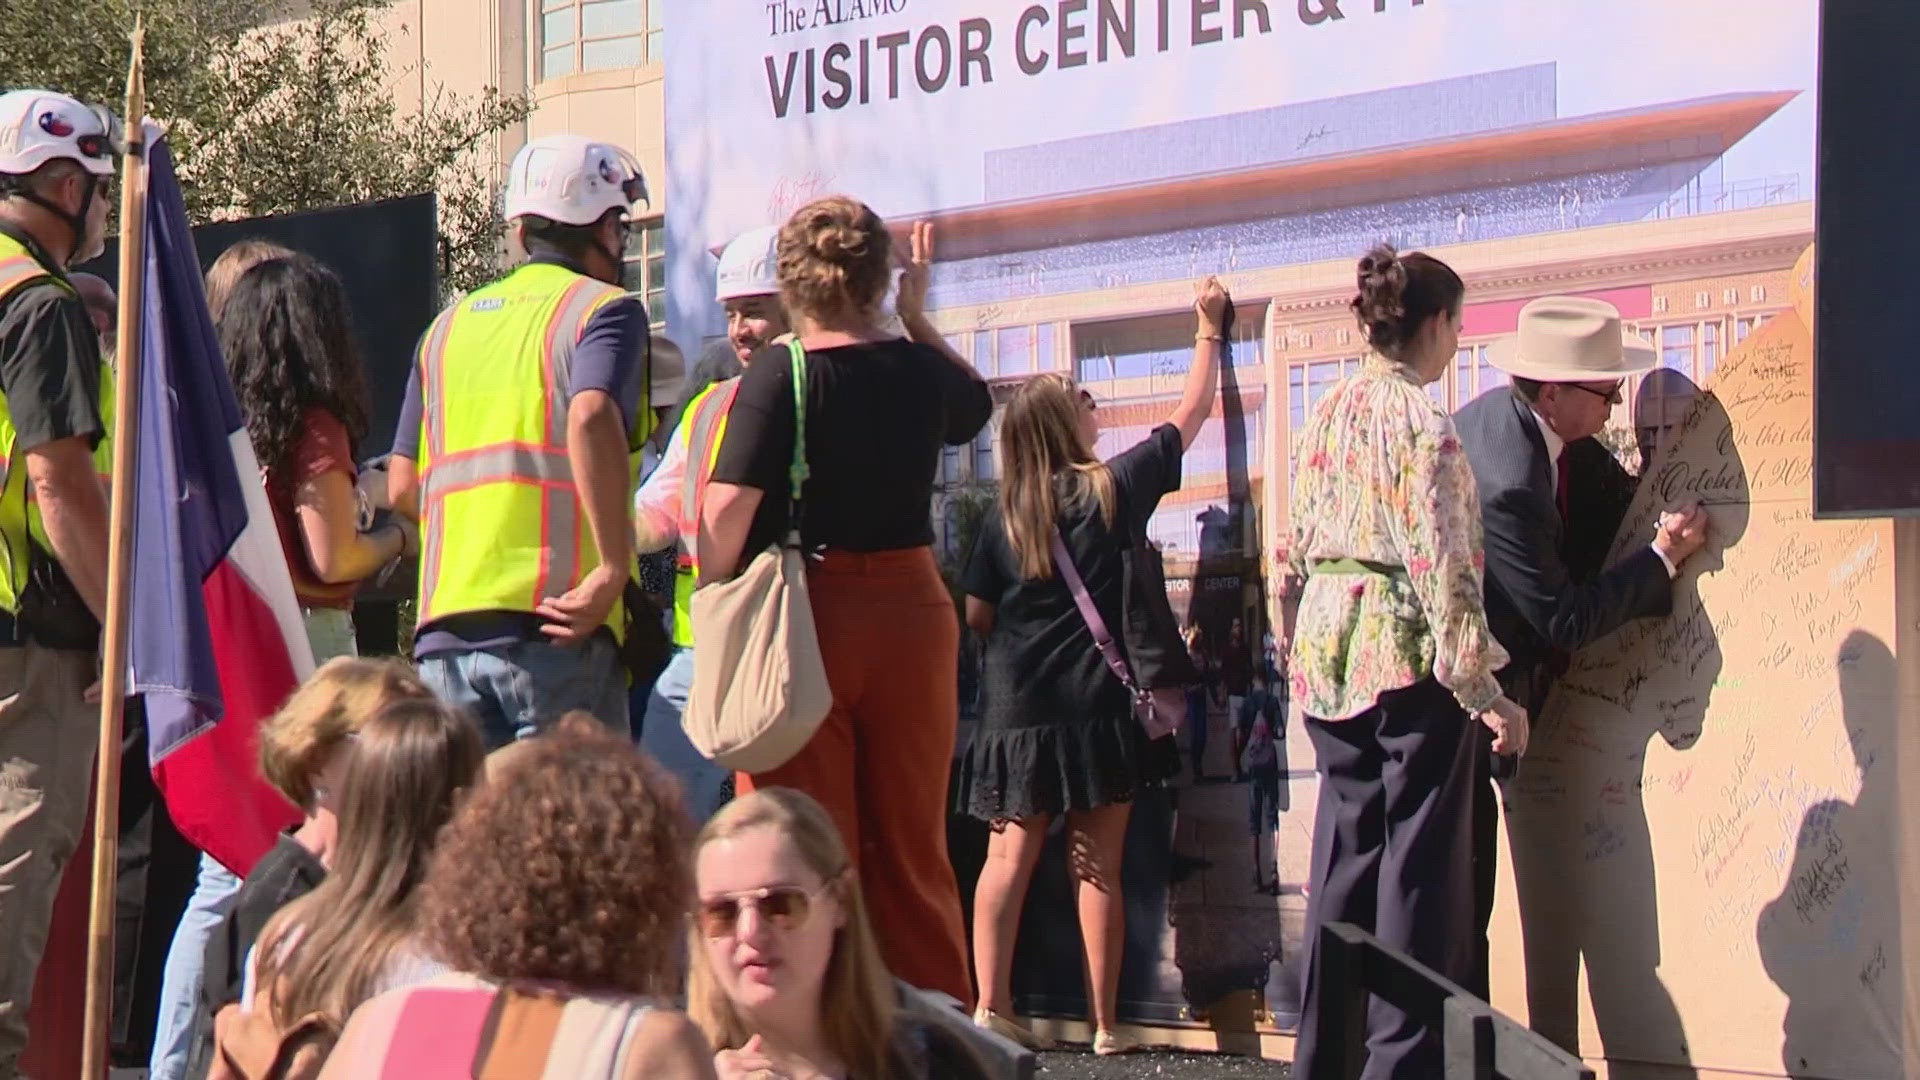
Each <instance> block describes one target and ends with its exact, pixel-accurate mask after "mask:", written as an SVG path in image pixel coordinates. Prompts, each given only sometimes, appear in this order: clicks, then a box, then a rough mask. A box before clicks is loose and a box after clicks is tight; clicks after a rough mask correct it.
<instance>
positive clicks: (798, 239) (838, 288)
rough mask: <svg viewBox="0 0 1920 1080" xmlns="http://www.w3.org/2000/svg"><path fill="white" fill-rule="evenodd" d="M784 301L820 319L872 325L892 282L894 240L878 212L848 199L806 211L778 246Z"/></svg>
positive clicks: (786, 228) (835, 198) (790, 222)
mask: <svg viewBox="0 0 1920 1080" xmlns="http://www.w3.org/2000/svg"><path fill="white" fill-rule="evenodd" d="M775 259H776V261H777V262H778V267H779V275H780V302H781V304H782V305H783V306H784V307H785V308H786V310H787V311H788V312H790V313H791V314H793V315H795V316H798V315H803V314H804V315H807V316H809V317H811V318H813V319H815V320H818V321H825V320H831V319H839V320H858V319H862V318H865V319H867V320H869V321H871V320H872V319H873V318H874V316H875V313H876V311H877V309H878V308H879V305H880V301H881V300H882V299H883V298H884V297H885V296H886V295H887V288H888V287H889V286H890V285H892V284H893V236H892V234H891V233H889V232H887V225H886V222H884V221H881V220H880V215H879V214H876V213H874V212H873V208H872V207H870V206H868V205H867V204H866V203H863V202H860V201H859V200H857V199H851V198H848V197H847V196H845V195H830V196H828V197H827V198H824V199H817V200H815V201H813V202H810V203H808V204H807V205H805V206H803V207H801V208H800V209H799V210H797V211H795V212H794V215H793V216H792V217H790V218H788V219H787V223H786V224H785V225H783V226H781V228H780V240H779V244H778V245H777V247H776V248H775Z"/></svg>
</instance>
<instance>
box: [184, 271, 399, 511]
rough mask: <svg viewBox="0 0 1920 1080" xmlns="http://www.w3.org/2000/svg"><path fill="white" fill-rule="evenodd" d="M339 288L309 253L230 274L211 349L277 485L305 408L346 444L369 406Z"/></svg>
mask: <svg viewBox="0 0 1920 1080" xmlns="http://www.w3.org/2000/svg"><path fill="white" fill-rule="evenodd" d="M351 326H352V320H351V318H350V316H349V313H348V310H347V290H346V287H345V286H343V285H341V284H340V278H339V277H338V276H337V275H335V274H334V272H333V271H332V270H329V269H327V267H326V265H325V264H323V263H321V262H320V261H319V260H317V259H314V258H311V257H310V256H306V255H300V254H290V255H286V256H282V257H280V258H274V259H268V260H266V261H265V262H261V263H259V264H257V265H255V266H253V267H252V268H250V269H248V270H247V271H246V272H245V273H243V274H241V275H240V278H239V280H237V281H235V282H234V283H233V289H232V291H231V292H229V293H228V294H227V297H226V300H225V302H224V303H223V304H222V305H221V308H220V319H219V324H218V329H219V331H220V351H221V352H223V353H225V354H226V358H227V373H228V374H229V375H230V376H231V377H232V378H233V390H234V394H235V395H236V396H238V397H239V399H240V411H241V412H242V413H243V414H245V416H246V418H247V435H248V436H249V437H250V438H251V439H252V440H253V452H254V455H255V456H257V457H258V458H259V459H260V465H261V467H262V468H264V469H266V471H267V476H268V478H269V480H271V481H272V482H274V483H281V484H284V483H286V482H287V477H288V475H289V474H290V472H291V466H292V464H293V451H294V448H295V447H296V446H298V445H299V443H300V437H301V434H302V433H303V432H304V430H305V428H306V425H305V424H304V423H303V422H302V418H303V417H304V416H305V414H306V411H307V410H308V409H324V410H326V411H327V412H329V413H332V414H333V416H334V418H335V419H337V420H339V421H340V423H341V425H342V426H344V427H345V428H346V429H347V436H348V437H349V438H350V439H351V440H352V441H353V444H354V446H355V447H356V449H357V447H358V446H359V443H360V440H361V439H363V438H365V437H366V434H367V423H368V419H367V418H368V415H369V414H370V413H371V412H372V404H371V401H370V399H369V398H368V396H367V381H366V373H365V371H364V370H363V369H362V367H361V365H360V351H359V349H358V348H356V347H355V346H354V343H353V334H352V330H351V329H350V328H351Z"/></svg>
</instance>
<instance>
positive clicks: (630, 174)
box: [506, 135, 647, 225]
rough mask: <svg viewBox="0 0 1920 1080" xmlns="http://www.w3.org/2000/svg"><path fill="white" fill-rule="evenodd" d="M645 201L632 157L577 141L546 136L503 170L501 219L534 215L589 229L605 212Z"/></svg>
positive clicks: (643, 186) (644, 189) (604, 145)
mask: <svg viewBox="0 0 1920 1080" xmlns="http://www.w3.org/2000/svg"><path fill="white" fill-rule="evenodd" d="M646 201H647V181H646V178H645V177H644V176H642V175H641V174H640V163H639V162H638V161H635V160H634V157H633V155H632V154H629V153H627V152H626V151H625V150H622V149H620V148H619V147H617V146H614V145H612V144H611V143H603V142H594V141H593V140H591V139H586V138H582V137H581V136H579V135H548V136H546V137H544V138H540V139H535V140H533V141H532V142H530V143H528V144H527V145H525V146H523V147H521V148H520V152H519V153H517V154H515V155H514V156H513V165H512V167H511V168H509V169H508V170H507V199H506V217H507V219H508V220H509V221H511V220H513V219H514V218H518V217H525V216H526V215H528V214H536V215H538V216H540V217H543V218H546V219H547V220H549V221H555V222H559V223H560V224H562V225H592V224H593V223H594V222H596V221H599V220H600V219H601V218H602V217H603V216H605V215H606V212H607V211H609V210H619V211H621V212H622V213H626V212H628V211H630V210H632V209H633V204H634V203H636V202H646Z"/></svg>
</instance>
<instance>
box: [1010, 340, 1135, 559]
mask: <svg viewBox="0 0 1920 1080" xmlns="http://www.w3.org/2000/svg"><path fill="white" fill-rule="evenodd" d="M1079 395H1080V388H1079V387H1078V386H1075V385H1074V382H1073V380H1072V379H1070V378H1068V377H1067V376H1065V375H1061V374H1058V373H1048V374H1045V375H1035V376H1034V377H1033V378H1031V379H1028V380H1027V381H1026V382H1024V383H1022V384H1021V386H1020V389H1019V390H1018V391H1016V392H1015V393H1014V395H1013V400H1012V401H1009V402H1008V403H1007V415H1006V418H1005V419H1004V420H1002V421H1001V422H1000V455H1001V459H1002V460H1001V480H1000V517H1001V519H1002V521H1003V523H1004V525H1005V527H1006V530H1007V547H1008V548H1010V549H1011V550H1012V551H1013V558H1014V561H1015V562H1016V563H1018V564H1019V566H1020V576H1021V577H1022V578H1025V579H1028V580H1038V579H1042V578H1049V577H1052V576H1053V531H1054V529H1055V528H1056V522H1057V521H1058V514H1059V511H1060V505H1061V503H1062V502H1064V503H1066V504H1067V505H1069V506H1075V505H1081V504H1083V503H1084V501H1085V500H1086V499H1087V498H1089V497H1091V498H1093V499H1095V500H1097V501H1098V502H1099V505H1100V517H1101V519H1102V520H1103V521H1105V522H1106V524H1107V527H1108V528H1112V527H1113V515H1114V501H1115V495H1114V490H1113V474H1112V473H1111V472H1109V471H1107V466H1106V465H1105V464H1104V463H1103V462H1102V461H1101V460H1100V459H1099V458H1097V457H1094V456H1093V448H1092V447H1090V446H1087V445H1085V444H1084V443H1083V442H1082V441H1081V439H1080V410H1081V408H1082V406H1081V404H1080V397H1079ZM1063 488H1064V495H1065V498H1064V499H1062V498H1061V496H1062V494H1063V491H1062V489H1063Z"/></svg>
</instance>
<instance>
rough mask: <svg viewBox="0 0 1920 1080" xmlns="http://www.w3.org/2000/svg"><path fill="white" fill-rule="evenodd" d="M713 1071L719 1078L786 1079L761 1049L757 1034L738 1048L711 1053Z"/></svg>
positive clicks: (721, 1079)
mask: <svg viewBox="0 0 1920 1080" xmlns="http://www.w3.org/2000/svg"><path fill="white" fill-rule="evenodd" d="M713 1071H714V1073H715V1074H716V1075H718V1076H719V1078H720V1080H787V1074H786V1073H784V1072H781V1071H780V1070H779V1069H776V1068H774V1065H773V1059H772V1058H770V1057H768V1056H767V1055H766V1051H765V1050H763V1049H761V1046H760V1036H758V1035H755V1036H754V1037H753V1038H751V1039H748V1040H747V1045H745V1046H743V1047H741V1048H740V1049H738V1050H722V1051H720V1052H719V1053H717V1054H715V1055H713Z"/></svg>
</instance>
